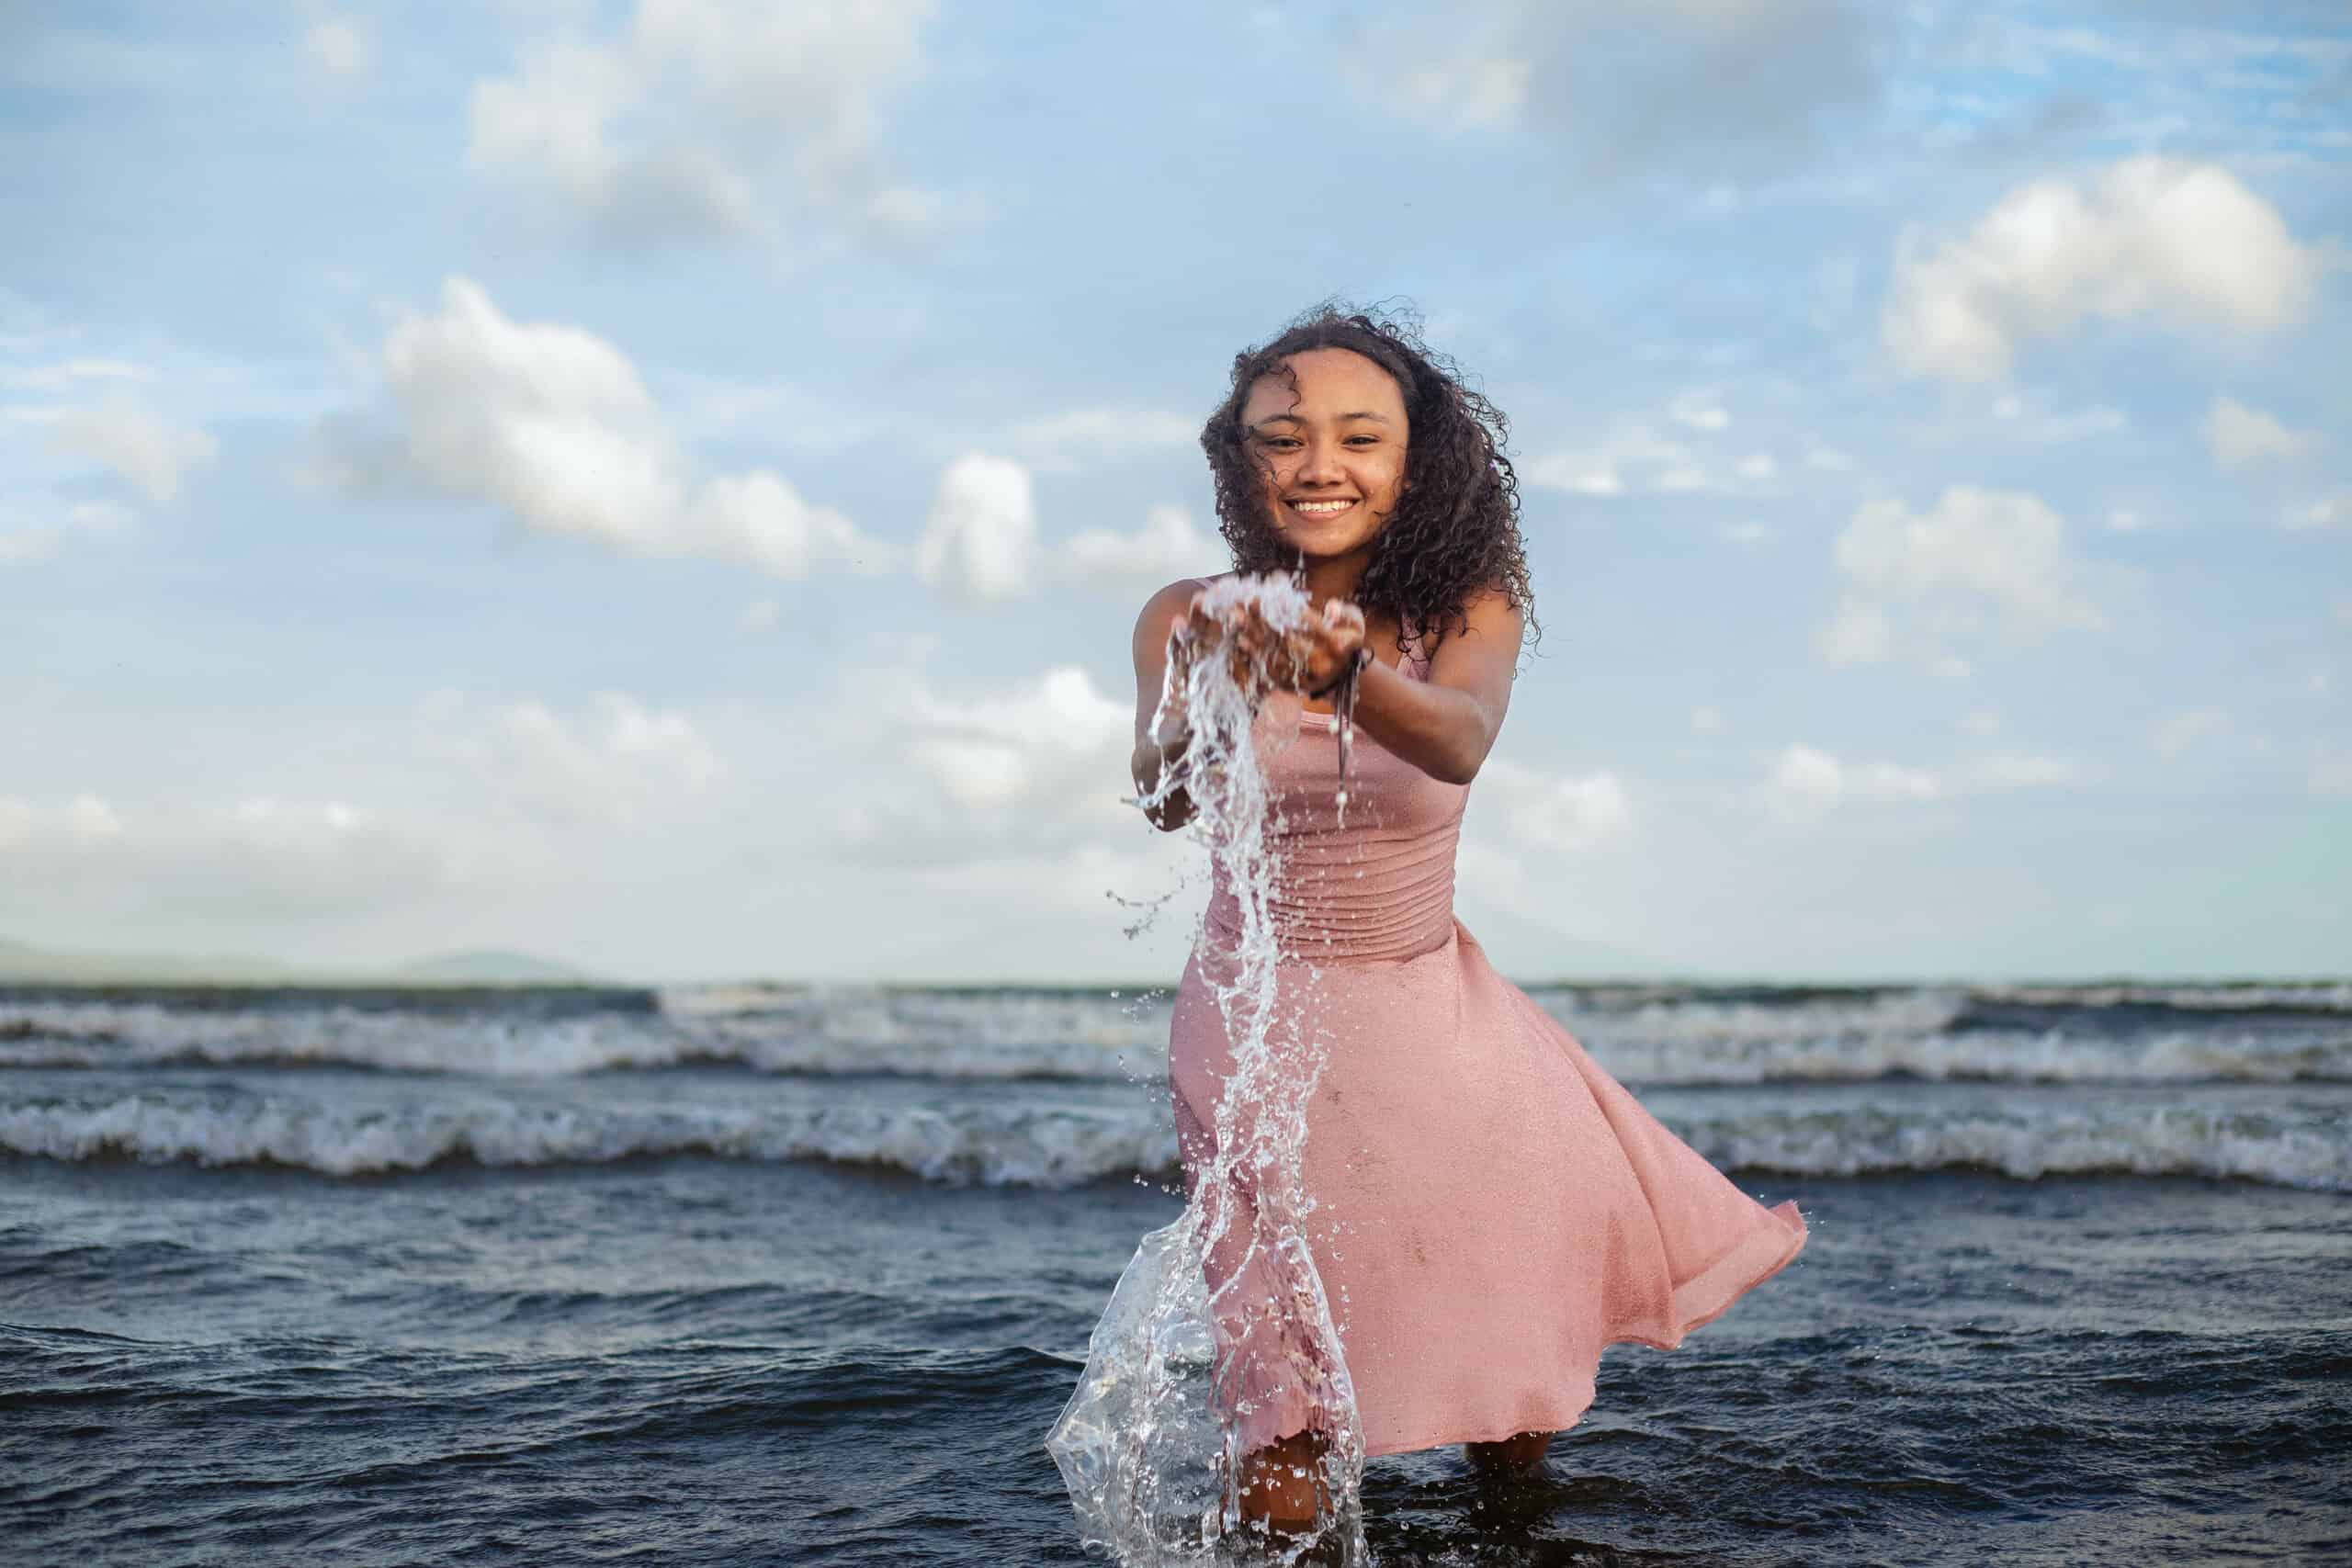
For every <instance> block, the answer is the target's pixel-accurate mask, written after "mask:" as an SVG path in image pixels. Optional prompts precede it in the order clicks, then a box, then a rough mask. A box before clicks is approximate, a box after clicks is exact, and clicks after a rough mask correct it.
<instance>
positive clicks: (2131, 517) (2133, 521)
mask: <svg viewBox="0 0 2352 1568" xmlns="http://www.w3.org/2000/svg"><path fill="white" fill-rule="evenodd" d="M2147 525H2148V520H2147V518H2146V517H2144V516H2143V515H2142V514H2141V513H2139V512H2137V511H2135V510H2134V509H2132V508H2131V507H2129V506H2117V507H2111V508H2109V511H2108V513H2107V526H2108V529H2109V532H2111V533H2117V534H2136V533H2138V532H2139V531H2140V530H2141V529H2143V528H2144V527H2146V526H2147Z"/></svg>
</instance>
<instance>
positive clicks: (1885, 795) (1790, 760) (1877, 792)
mask: <svg viewBox="0 0 2352 1568" xmlns="http://www.w3.org/2000/svg"><path fill="white" fill-rule="evenodd" d="M1769 783H1770V789H1771V790H1772V792H1773V793H1774V794H1775V795H1777V796H1778V797H1779V798H1780V799H1781V801H1782V802H1784V803H1787V804H1792V805H1798V806H1803V807H1813V808H1820V807H1831V806H1836V805H1837V804H1838V803H1839V802H1841V801H1845V800H1860V801H1912V800H1935V799H1939V798H1940V797H1941V796H1942V795H1944V793H1945V786H1944V784H1943V781H1942V780H1940V779H1939V778H1938V777H1937V776H1936V775H1935V774H1934V773H1929V772H1927V771H1926V770H1924V769H1920V768H1906V767H1904V766H1902V765H1900V764H1899V763H1894V762H1863V763H1852V762H1846V761H1840V760H1839V759H1838V758H1837V757H1836V756H1834V755H1832V754H1831V753H1829V752H1827V751H1824V750H1820V749H1819V748H1817V747H1813V746H1807V745H1805V744H1804V743H1803V742H1801V741H1800V742H1792V743H1791V744H1790V745H1789V746H1787V747H1785V748H1783V749H1782V750H1781V754H1780V756H1779V757H1777V758H1776V759H1774V761H1773V763H1772V771H1771V773H1770V781H1769Z"/></svg>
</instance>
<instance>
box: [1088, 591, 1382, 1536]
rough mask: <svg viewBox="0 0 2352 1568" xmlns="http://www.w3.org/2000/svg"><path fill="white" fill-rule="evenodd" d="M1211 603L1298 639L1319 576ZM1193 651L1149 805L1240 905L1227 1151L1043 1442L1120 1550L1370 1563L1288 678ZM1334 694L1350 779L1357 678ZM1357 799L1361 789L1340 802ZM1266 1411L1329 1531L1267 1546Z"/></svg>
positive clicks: (1227, 970)
mask: <svg viewBox="0 0 2352 1568" xmlns="http://www.w3.org/2000/svg"><path fill="white" fill-rule="evenodd" d="M1204 597H1205V599H1206V600H1207V607H1208V609H1209V611H1210V614H1211V615H1213V616H1216V617H1217V618H1218V619H1219V620H1220V621H1225V622H1226V624H1230V621H1229V620H1227V617H1229V616H1231V615H1235V614H1237V613H1238V612H1240V611H1241V610H1242V609H1243V608H1244V607H1245V606H1254V607H1255V609H1256V610H1257V611H1258V613H1259V614H1261V615H1263V616H1264V618H1265V620H1266V622H1267V623H1268V624H1269V625H1270V626H1272V627H1273V628H1274V630H1276V631H1277V632H1281V633H1286V632H1289V631H1293V630H1295V629H1297V628H1298V627H1300V626H1304V625H1306V617H1307V613H1308V608H1309V601H1308V599H1307V596H1306V593H1305V592H1304V591H1302V590H1301V589H1299V588H1298V587H1297V586H1295V584H1293V583H1291V582H1289V581H1284V580H1283V579H1281V578H1272V577H1268V578H1254V579H1249V578H1236V579H1226V580H1223V581H1219V582H1217V583H1216V584H1215V585H1214V586H1213V587H1212V588H1211V589H1210V590H1208V592H1207V593H1206V594H1205V595H1204ZM1183 662H1184V665H1185V668H1184V671H1183V674H1182V682H1183V689H1182V693H1181V698H1182V703H1183V705H1184V711H1185V712H1186V714H1187V715H1188V716H1189V719H1190V725H1191V728H1192V732H1193V738H1192V740H1191V743H1190V745H1189V748H1188V749H1187V751H1186V753H1185V756H1184V759H1183V761H1182V763H1181V764H1179V765H1177V766H1174V767H1170V768H1167V769H1165V770H1163V772H1162V773H1161V776H1160V778H1159V783H1158V785H1157V787H1156V788H1155V789H1154V791H1153V792H1152V793H1151V794H1150V795H1147V796H1146V797H1145V798H1144V799H1143V800H1141V801H1139V802H1137V804H1139V805H1141V806H1144V807H1146V808H1147V809H1151V808H1156V807H1159V806H1160V805H1162V804H1163V803H1165V802H1166V801H1167V800H1168V799H1169V798H1170V796H1171V795H1175V794H1176V793H1177V792H1178V791H1180V790H1181V791H1182V792H1184V793H1186V794H1187V795H1189V796H1190V797H1191V800H1192V805H1193V813H1194V820H1195V822H1196V823H1197V824H1198V827H1199V832H1200V836H1201V838H1202V839H1203V840H1205V841H1206V843H1207V845H1208V847H1209V851H1210V854H1211V856H1212V858H1213V860H1214V862H1215V864H1216V871H1217V874H1218V877H1219V880H1220V881H1221V882H1222V883H1223V884H1224V886H1225V887H1226V888H1227V890H1229V891H1230V893H1231V895H1232V897H1233V900H1234V903H1235V905H1236V906H1237V907H1238V915H1239V920H1238V937H1237V938H1233V939H1230V943H1229V951H1226V950H1221V951H1220V953H1219V964H1218V968H1219V971H1220V975H1221V976H1222V977H1221V978H1220V979H1219V980H1218V981H1216V982H1215V983H1214V984H1213V989H1214V992H1215V996H1216V1005H1217V1009H1218V1010H1219V1012H1220V1013H1221V1014H1222V1015H1223V1018H1224V1022H1225V1028H1226V1035H1227V1041H1228V1043H1229V1044H1230V1050H1231V1063H1232V1071H1231V1073H1230V1074H1229V1075H1228V1076H1227V1078H1226V1082H1225V1089H1224V1092H1223V1095H1222V1097H1221V1098H1220V1100H1218V1103H1217V1106H1216V1118H1215V1120H1216V1129H1215V1133H1216V1137H1215V1143H1216V1151H1215V1154H1214V1156H1212V1157H1210V1158H1208V1159H1206V1160H1204V1161H1203V1162H1200V1165H1199V1168H1194V1169H1192V1170H1191V1171H1189V1172H1188V1174H1189V1176H1190V1177H1191V1179H1190V1180H1189V1181H1188V1183H1187V1186H1188V1189H1189V1191H1188V1196H1187V1199H1186V1202H1185V1207H1184V1213H1183V1214H1182V1216H1181V1217H1179V1218H1178V1219H1177V1220H1176V1221H1175V1222H1174V1223H1173V1224H1169V1225H1166V1226H1163V1227H1162V1228H1160V1229H1159V1230H1156V1231H1153V1232H1152V1233H1150V1234H1149V1235H1146V1236H1145V1237H1144V1238H1143V1240H1142V1243H1141V1245H1140V1246H1138V1247H1136V1255H1135V1258H1134V1259H1133V1260H1132V1261H1130V1262H1129V1263H1128V1265H1127V1267H1126V1269H1125V1272H1124V1273H1123V1274H1121V1276H1120V1278H1119V1282H1118V1284H1117V1286H1116V1287H1115V1288H1114V1290H1113V1292H1112V1294H1111V1301H1110V1303H1109V1305H1108V1306H1106V1307H1105V1308H1104V1309H1103V1317H1102V1321H1101V1322H1100V1323H1098V1324H1097V1325H1095V1328H1094V1332H1093V1333H1092V1335H1091V1337H1089V1339H1088V1342H1087V1363H1086V1370H1085V1371H1084V1372H1083V1373H1082V1374H1081V1375H1080V1378H1079V1382H1078V1387H1077V1389H1076V1390H1075V1391H1074V1392H1073V1393H1071V1395H1070V1398H1069V1404H1068V1405H1067V1406H1065V1408H1064V1409H1063V1411H1062V1413H1061V1416H1060V1418H1059V1419H1058V1420H1057V1421H1056V1422H1055V1424H1054V1427H1053V1430H1052V1432H1051V1433H1050V1434H1048V1436H1047V1438H1046V1448H1047V1450H1049V1451H1050V1452H1051V1453H1052V1454H1053V1457H1054V1462H1055V1464H1056V1465H1057V1467H1059V1469H1060V1471H1061V1473H1062V1479H1063V1482H1064V1483H1065V1484H1066V1485H1067V1486H1068V1487H1069V1495H1070V1502H1071V1506H1073V1507H1074V1508H1075V1510H1076V1511H1077V1514H1078V1519H1079V1526H1080V1535H1081V1537H1082V1538H1083V1540H1085V1542H1086V1544H1087V1545H1088V1546H1090V1547H1095V1548H1101V1549H1105V1550H1107V1551H1109V1553H1110V1554H1111V1555H1112V1556H1113V1557H1114V1559H1116V1560H1117V1561H1119V1562H1125V1563H1132V1564H1138V1565H1142V1564H1153V1565H1157V1564H1173V1563H1212V1562H1222V1561H1229V1560H1231V1559H1230V1554H1229V1552H1228V1551H1226V1550H1223V1548H1224V1547H1225V1546H1226V1545H1228V1544H1230V1545H1235V1546H1238V1545H1239V1544H1241V1543H1242V1542H1245V1541H1246V1542H1248V1543H1249V1550H1250V1552H1251V1553H1253V1555H1252V1556H1251V1557H1250V1561H1252V1562H1267V1561H1272V1562H1281V1563H1284V1564H1290V1563H1295V1562H1298V1561H1299V1560H1300V1559H1301V1558H1302V1557H1304V1556H1305V1555H1306V1553H1307V1552H1309V1551H1316V1550H1317V1549H1318V1548H1320V1549H1322V1551H1324V1552H1326V1553H1329V1552H1331V1551H1336V1552H1337V1556H1336V1558H1331V1557H1329V1556H1328V1555H1327V1556H1319V1557H1318V1558H1317V1561H1338V1562H1343V1563H1349V1564H1356V1563H1363V1562H1368V1561H1369V1559H1370V1551H1369V1549H1368V1547H1367V1546H1366V1544H1365V1541H1364V1538H1363V1507H1362V1502H1361V1489H1362V1484H1363V1432H1362V1429H1361V1427H1360V1425H1359V1423H1358V1422H1357V1420H1356V1411H1355V1388H1354V1384H1353V1383H1352V1382H1351V1380H1350V1378H1349V1376H1348V1370H1347V1364H1346V1361H1345V1359H1344V1358H1343V1357H1342V1355H1341V1353H1340V1337H1339V1335H1338V1333H1337V1331H1336V1330H1335V1329H1334V1327H1333V1325H1332V1318H1331V1310H1330V1303H1329V1301H1328V1300H1327V1299H1326V1297H1325V1295H1324V1292H1323V1286H1322V1280H1321V1277H1320V1275H1319V1274H1318V1273H1317V1270H1316V1267H1315V1259H1314V1257H1313V1254H1312V1252H1311V1250H1310V1249H1309V1247H1308V1246H1307V1240H1306V1228H1305V1222H1306V1215H1307V1213H1310V1212H1311V1211H1312V1209H1313V1208H1314V1201H1313V1200H1312V1198H1310V1197H1309V1196H1308V1195H1307V1193H1306V1191H1305V1182H1304V1175H1303V1173H1304V1168H1305V1165H1304V1160H1305V1152H1306V1106H1307V1102H1308V1100H1309V1099H1310V1098H1311V1097H1312V1096H1313V1094H1314V1091H1315V1085H1316V1081H1317V1077H1319V1076H1320V1073H1321V1069H1322V1066H1323V1059H1322V1055H1321V1051H1320V1047H1319V1045H1318V1044H1317V1042H1315V1041H1314V1040H1313V1039H1312V1038H1311V1037H1310V1034H1309V1032H1308V1031H1306V1029H1304V1028H1303V1027H1302V1023H1303V1020H1302V1018H1301V1016H1300V1014H1299V1012H1298V1010H1291V1011H1289V1012H1283V1011H1281V1010H1278V1009H1277V1007H1276V1005H1275V1004H1276V999H1277V994H1278V979H1279V974H1278V968H1279V965H1280V964H1281V963H1282V961H1283V957H1284V956H1285V955H1284V953H1283V952H1282V950H1281V947H1280V943H1279V941H1278V938H1277V932H1276V928H1275V924H1274V919H1273V908H1272V900H1273V897H1274V893H1275V889H1276V886H1277V877H1278V875H1279V872H1280V866H1279V855H1278V852H1277V850H1276V848H1275V846H1274V845H1273V844H1272V843H1271V842H1270V841H1269V835H1268V829H1269V827H1270V826H1272V823H1273V821H1274V811H1273V801H1272V797H1271V793H1270V791H1269V789H1268V787H1267V784H1266V778H1265V774H1264V772H1263V771H1262V769H1261V767H1260V766H1259V761H1258V755H1257V750H1256V746H1255V741H1254V739H1253V736H1252V722H1253V720H1254V718H1255V717H1256V714H1257V709H1258V706H1259V705H1260V702H1261V700H1262V699H1263V697H1264V696H1265V695H1266V693H1267V691H1268V690H1269V689H1270V686H1271V684H1272V682H1270V681H1269V680H1268V679H1267V676H1266V672H1265V671H1263V670H1262V669H1253V668H1250V666H1249V665H1248V663H1247V661H1245V660H1236V659H1231V658H1224V657H1215V658H1197V659H1192V660H1185V661H1183ZM1237 666H1238V667H1237ZM1178 679H1179V676H1178V671H1177V667H1176V661H1173V660H1171V663H1170V675H1169V681H1168V683H1167V685H1166V686H1165V687H1163V689H1162V692H1161V696H1160V704H1159V712H1156V713H1155V714H1154V715H1153V719H1152V729H1153V732H1155V733H1157V732H1158V731H1159V725H1160V721H1161V719H1162V718H1163V717H1164V716H1166V714H1167V711H1168V708H1169V705H1170V701H1171V700H1173V699H1176V698H1177V697H1178V696H1179V693H1178V691H1177V682H1178ZM1333 695H1334V701H1333V707H1334V708H1335V709H1336V710H1337V711H1336V712H1335V713H1334V714H1333V716H1332V717H1333V728H1334V730H1335V731H1336V733H1337V734H1338V736H1339V738H1340V778H1341V781H1342V784H1344V782H1345V779H1346V776H1347V766H1348V758H1349V746H1350V741H1351V739H1352V738H1353V714H1354V705H1355V703H1354V698H1355V681H1354V678H1353V676H1352V674H1351V675H1349V676H1347V677H1345V678H1344V679H1343V681H1342V683H1341V685H1340V689H1339V690H1338V691H1337V692H1336V693H1334V694H1333ZM1294 733H1295V727H1294ZM1346 798H1347V797H1346V795H1345V793H1344V790H1343V791H1342V793H1341V794H1340V803H1341V805H1342V806H1344V805H1345V803H1346ZM1204 939H1205V932H1204ZM1213 1280H1214V1281H1215V1282H1214V1284H1213V1283H1212V1281H1213ZM1269 1407H1271V1408H1275V1409H1279V1410H1282V1411H1284V1412H1303V1413H1304V1416H1303V1419H1304V1420H1305V1422H1306V1433H1305V1435H1306V1437H1307V1438H1308V1439H1309V1444H1310V1450H1311V1452H1312V1456H1313V1457H1312V1458H1311V1460H1310V1464H1311V1467H1312V1468H1311V1471H1310V1470H1309V1469H1307V1468H1295V1469H1294V1470H1293V1477H1294V1479H1301V1480H1306V1479H1310V1477H1311V1483H1312V1490H1313V1492H1314V1494H1315V1495H1316V1497H1317V1503H1318V1506H1317V1517H1316V1521H1315V1524H1314V1525H1313V1527H1312V1528H1310V1529H1307V1530H1306V1531H1303V1532H1301V1533H1299V1534H1295V1535H1283V1536H1278V1537H1274V1538H1272V1540H1271V1541H1270V1540H1269V1538H1268V1537H1266V1536H1265V1535H1264V1533H1263V1532H1262V1531H1261V1529H1259V1528H1258V1527H1256V1526H1254V1525H1250V1524H1245V1523H1244V1522H1243V1520H1242V1517H1241V1511H1240V1495H1241V1490H1242V1486H1243V1484H1244V1483H1245V1480H1247V1479H1248V1478H1249V1476H1250V1475H1251V1474H1253V1473H1256V1469H1255V1467H1254V1466H1253V1465H1252V1464H1251V1463H1250V1455H1249V1454H1248V1453H1247V1452H1245V1451H1244V1444H1243V1436H1242V1427H1243V1425H1244V1422H1243V1417H1246V1416H1249V1415H1250V1413H1252V1412H1253V1411H1258V1410H1262V1409H1266V1408H1269ZM1270 1549H1271V1557H1269V1556H1268V1555H1266V1554H1267V1553H1268V1552H1269V1551H1270Z"/></svg>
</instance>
